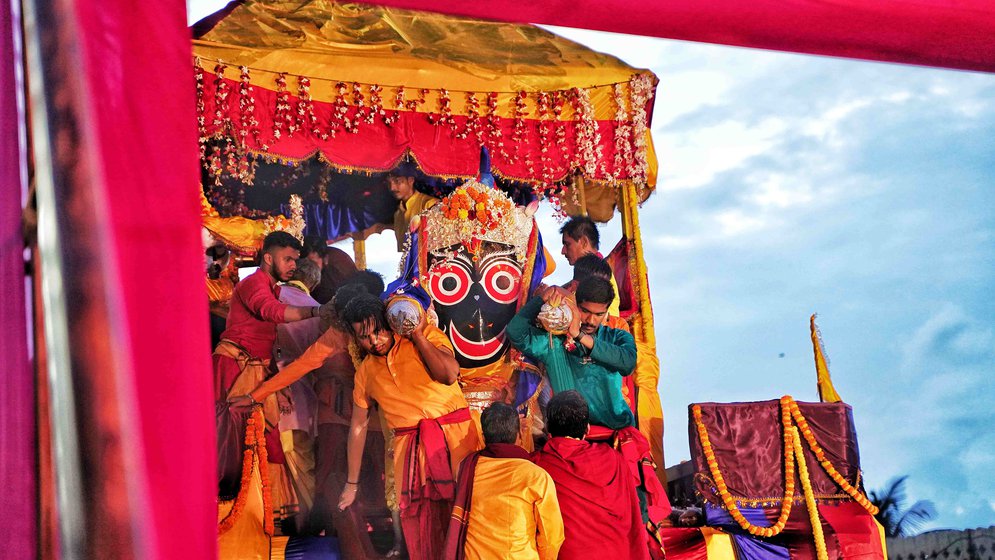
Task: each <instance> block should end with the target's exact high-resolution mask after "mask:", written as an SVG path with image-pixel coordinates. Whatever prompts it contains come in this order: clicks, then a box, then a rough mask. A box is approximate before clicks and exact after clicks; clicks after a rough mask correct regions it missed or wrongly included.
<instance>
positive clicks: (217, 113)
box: [193, 0, 657, 219]
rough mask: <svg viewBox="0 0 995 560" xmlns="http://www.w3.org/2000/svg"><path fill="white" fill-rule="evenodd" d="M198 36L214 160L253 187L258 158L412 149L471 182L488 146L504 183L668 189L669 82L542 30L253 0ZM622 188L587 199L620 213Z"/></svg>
mask: <svg viewBox="0 0 995 560" xmlns="http://www.w3.org/2000/svg"><path fill="white" fill-rule="evenodd" d="M193 32H194V37H195V39H194V46H193V48H194V54H195V57H196V59H195V62H194V64H195V74H196V83H197V94H198V112H199V115H198V118H199V122H200V137H201V144H202V157H203V159H204V160H205V165H206V166H207V167H208V168H209V169H210V170H211V171H212V173H215V174H218V173H226V174H228V175H234V176H237V177H239V178H240V179H241V180H243V181H244V182H246V183H252V182H253V172H254V167H253V163H252V159H253V158H255V157H256V156H264V157H266V158H268V159H270V160H276V161H281V162H284V163H288V164H299V163H300V162H302V161H304V160H305V159H307V158H310V157H313V156H314V155H315V154H317V155H318V156H319V157H320V158H321V159H322V160H323V161H324V162H326V163H327V164H329V165H331V166H332V167H334V168H336V169H338V170H344V171H351V172H363V173H375V172H383V171H387V170H390V169H392V168H394V167H395V166H396V165H398V163H399V162H401V161H402V160H404V159H405V158H410V159H412V160H413V161H414V163H415V164H416V165H417V166H418V167H419V169H420V170H421V171H422V172H423V173H425V174H427V175H430V176H433V177H440V178H466V177H473V176H475V175H476V173H477V169H478V163H479V158H480V147H481V146H486V147H487V148H488V149H489V150H490V153H491V158H492V171H493V173H494V174H495V175H496V176H498V177H499V178H502V179H507V180H511V181H516V182H521V183H526V184H531V185H533V187H534V188H535V189H536V191H537V192H539V193H540V194H549V193H548V192H547V190H552V188H553V185H557V187H556V192H557V193H558V194H560V195H562V194H563V191H562V188H561V187H562V185H563V184H564V183H565V182H569V179H570V178H571V177H572V176H574V175H575V174H579V175H581V176H583V177H584V178H586V179H588V180H590V181H594V182H596V183H597V187H596V188H599V189H600V188H601V187H603V186H604V185H605V184H613V185H614V184H619V183H620V182H622V181H633V182H634V183H635V184H636V185H638V190H639V194H640V197H641V198H645V197H646V196H648V194H649V192H650V190H651V189H652V186H653V184H654V183H655V174H656V156H655V153H654V152H653V148H652V141H651V138H650V134H649V127H650V120H651V109H652V104H653V98H654V96H655V88H656V83H657V79H656V76H654V75H653V73H652V72H649V71H648V70H641V69H637V68H632V67H630V66H628V65H626V64H625V63H624V62H622V61H621V60H619V59H617V58H615V57H612V56H608V55H605V54H601V53H598V52H595V51H592V50H590V49H588V48H586V47H584V46H582V45H579V44H577V43H574V42H573V41H569V40H567V39H564V38H562V37H558V36H556V35H554V34H552V33H549V32H547V31H545V30H543V29H540V28H538V27H535V26H531V25H509V24H505V23H501V24H496V23H493V22H487V21H479V20H475V19H470V18H463V17H455V16H444V15H438V14H425V13H421V12H411V11H407V10H399V9H394V8H381V7H374V6H367V5H362V4H341V3H336V2H332V1H329V0H314V1H312V2H307V3H304V4H302V3H300V2H260V1H251V0H250V1H245V2H241V1H240V2H233V3H231V4H229V6H228V7H226V8H225V9H224V10H222V11H221V12H218V13H217V14H215V15H213V16H210V17H208V18H206V19H205V20H203V21H201V22H199V23H198V24H196V25H195V26H194V28H193ZM219 138H222V139H223V138H227V139H229V140H227V141H223V142H220V143H219V142H217V141H216V140H217V139H219ZM588 190H593V189H592V188H590V187H589V189H588ZM609 191H610V194H609V196H607V197H605V196H601V197H599V196H597V195H596V194H595V193H591V195H590V196H587V197H584V196H581V197H580V198H586V199H590V200H592V201H602V200H606V201H607V204H604V203H601V204H602V205H603V206H605V208H600V211H599V212H596V213H598V214H601V216H600V219H607V218H608V217H610V216H611V213H612V211H613V210H614V204H615V199H616V198H617V197H616V196H615V195H616V193H615V192H614V191H613V190H611V189H609ZM577 198H578V196H577V193H576V192H573V193H570V196H569V198H568V200H565V201H563V202H564V203H566V204H570V203H574V204H576V203H577V202H578V200H577Z"/></svg>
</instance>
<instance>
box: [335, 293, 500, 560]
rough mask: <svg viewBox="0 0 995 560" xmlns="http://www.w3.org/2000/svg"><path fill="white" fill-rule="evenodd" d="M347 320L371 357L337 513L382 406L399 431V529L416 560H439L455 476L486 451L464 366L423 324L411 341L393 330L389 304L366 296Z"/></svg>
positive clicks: (353, 486)
mask: <svg viewBox="0 0 995 560" xmlns="http://www.w3.org/2000/svg"><path fill="white" fill-rule="evenodd" d="M342 320H343V321H344V322H345V323H347V324H348V325H349V326H350V329H351V330H352V334H353V336H354V337H355V339H356V342H357V344H358V346H359V348H360V349H361V350H363V351H364V352H366V354H367V355H366V358H364V359H363V362H362V363H361V364H360V366H359V368H358V369H357V370H356V378H355V389H354V390H353V409H352V420H351V424H350V428H349V452H348V456H349V457H348V461H349V472H348V479H347V480H346V487H345V490H343V492H342V496H341V498H340V500H339V508H340V509H345V508H348V507H349V506H350V505H352V503H353V501H354V500H355V499H356V491H357V485H358V483H359V476H360V470H361V466H362V457H363V448H364V446H365V445H366V430H367V425H368V423H369V409H370V406H371V403H372V402H373V401H376V402H377V403H378V404H379V405H380V409H381V411H382V412H383V417H384V419H385V420H386V422H387V426H388V427H389V428H391V429H393V430H394V473H395V475H396V476H397V479H398V480H399V481H400V493H399V501H400V504H399V505H400V509H401V526H402V528H403V530H404V539H405V541H406V543H407V546H408V554H409V556H410V558H411V559H412V560H438V558H440V556H441V554H442V547H443V545H444V541H445V533H446V528H447V526H448V524H449V515H450V513H451V511H452V505H453V498H454V486H455V483H454V479H455V473H456V471H457V469H458V467H459V464H460V462H461V461H462V460H463V458H464V457H466V456H467V455H469V454H470V453H472V452H474V451H476V450H477V449H478V448H479V447H480V434H479V433H478V430H477V427H476V426H475V425H474V423H473V421H472V419H471V417H470V411H469V409H468V408H467V404H466V399H465V398H464V397H463V391H462V390H461V389H460V387H459V385H458V384H457V383H456V379H457V376H458V374H459V364H458V363H457V361H456V357H455V355H454V353H453V348H452V345H451V343H450V342H449V338H448V337H447V336H446V335H445V334H444V333H443V332H442V331H441V330H439V328H438V327H435V326H433V325H429V324H427V323H426V321H425V318H424V315H423V316H422V322H421V324H420V325H418V326H417V327H416V328H415V329H414V330H413V331H412V332H411V334H410V335H408V336H401V335H398V334H395V333H394V332H393V331H391V330H390V327H389V326H388V322H387V310H386V307H385V305H384V303H383V302H382V301H381V300H380V298H377V297H375V296H367V295H362V296H358V297H356V298H354V299H353V300H352V301H351V302H349V304H348V305H347V306H346V308H345V310H344V311H343V314H342Z"/></svg>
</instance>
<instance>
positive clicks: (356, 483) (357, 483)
mask: <svg viewBox="0 0 995 560" xmlns="http://www.w3.org/2000/svg"><path fill="white" fill-rule="evenodd" d="M345 483H346V484H352V485H353V486H358V485H359V481H358V480H357V481H356V482H353V481H351V480H347V481H345Z"/></svg>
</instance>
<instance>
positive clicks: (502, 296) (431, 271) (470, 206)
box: [387, 152, 546, 370]
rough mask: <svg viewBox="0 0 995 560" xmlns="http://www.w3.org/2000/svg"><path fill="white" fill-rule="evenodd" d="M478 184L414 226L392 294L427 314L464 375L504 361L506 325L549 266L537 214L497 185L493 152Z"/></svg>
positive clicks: (455, 194)
mask: <svg viewBox="0 0 995 560" xmlns="http://www.w3.org/2000/svg"><path fill="white" fill-rule="evenodd" d="M481 167H482V169H481V174H480V177H479V178H478V180H476V181H468V182H466V183H464V184H463V185H461V186H459V187H457V188H456V189H455V190H454V191H453V192H452V193H451V194H450V195H449V196H447V197H445V198H443V199H442V200H441V201H440V202H439V204H436V205H435V206H433V207H432V208H430V209H428V210H426V211H424V212H422V214H421V215H420V216H419V217H417V218H416V219H415V220H413V221H412V225H411V229H410V232H409V239H408V248H407V252H406V254H405V258H404V262H403V264H402V268H401V271H400V273H401V274H400V277H399V278H398V279H397V280H395V281H394V282H392V283H391V284H390V286H388V288H387V293H388V294H390V295H401V294H403V295H405V296H408V297H411V298H414V299H416V300H418V301H419V302H420V303H421V304H422V306H423V307H425V308H428V306H429V305H431V304H432V303H433V302H434V304H435V310H436V313H437V314H438V315H439V327H440V328H442V330H443V331H445V332H446V334H447V335H448V336H449V338H450V340H451V341H452V343H453V346H454V348H455V349H456V353H457V359H458V360H459V362H460V366H461V367H462V368H464V370H468V369H474V368H480V367H483V366H486V365H488V364H492V363H494V362H496V361H497V360H500V359H501V358H503V357H504V355H505V353H506V351H507V349H508V344H507V340H506V338H505V336H504V327H505V326H506V325H507V323H508V321H510V320H511V317H513V316H514V314H515V312H516V311H517V309H518V308H519V307H520V306H521V305H522V304H524V302H525V301H527V299H528V297H529V295H531V293H532V292H533V291H534V289H535V287H536V286H538V285H539V282H540V281H541V280H542V277H543V273H544V271H545V269H546V260H545V257H544V253H543V249H542V238H541V236H540V235H539V228H538V226H537V225H536V223H535V219H534V218H533V214H534V213H535V209H536V207H537V203H533V204H530V205H529V206H528V207H524V208H523V207H521V206H517V205H515V203H514V201H512V199H511V197H510V196H509V195H508V194H506V193H505V192H503V191H501V190H499V189H497V188H496V187H494V186H493V185H494V181H493V178H492V177H491V176H490V173H489V171H488V170H487V167H489V165H488V164H487V158H486V152H485V154H484V156H483V158H482V164H481Z"/></svg>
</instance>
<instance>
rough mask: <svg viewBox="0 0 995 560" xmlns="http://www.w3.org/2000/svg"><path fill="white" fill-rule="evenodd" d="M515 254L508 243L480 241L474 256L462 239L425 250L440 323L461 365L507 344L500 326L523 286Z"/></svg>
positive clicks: (479, 361)
mask: <svg viewBox="0 0 995 560" xmlns="http://www.w3.org/2000/svg"><path fill="white" fill-rule="evenodd" d="M454 253H455V255H454ZM514 254H515V253H514V247H512V246H511V245H507V244H504V243H494V242H484V243H483V245H482V246H481V248H480V251H479V255H478V260H477V261H476V262H474V261H473V258H472V255H471V254H470V253H469V252H468V251H467V250H466V248H465V247H463V246H462V245H453V246H451V247H449V248H447V249H443V250H440V251H437V252H433V253H432V254H430V255H429V262H428V266H429V274H428V281H429V290H430V292H431V294H432V299H433V300H434V301H435V311H436V313H437V314H438V315H439V327H440V328H441V329H442V330H443V331H445V333H446V335H448V336H449V340H450V341H451V342H452V343H453V348H455V349H456V359H457V361H458V362H459V365H460V367H462V368H477V367H482V366H485V365H488V364H491V363H494V362H496V361H497V360H499V359H501V358H502V357H503V356H504V353H505V351H506V350H507V349H508V339H507V337H506V336H505V334H504V328H505V327H506V326H507V325H508V322H509V321H511V318H512V317H514V316H515V308H516V304H517V303H518V296H519V294H520V293H521V287H522V267H521V266H520V265H519V264H518V262H517V261H516V260H515V258H514Z"/></svg>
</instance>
